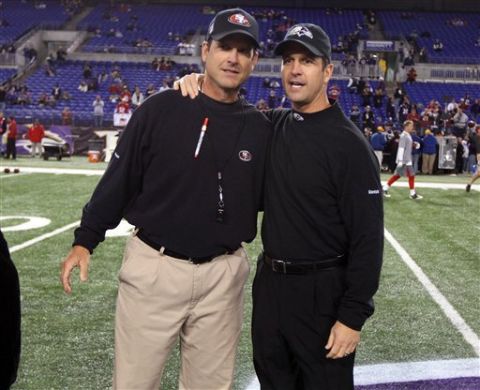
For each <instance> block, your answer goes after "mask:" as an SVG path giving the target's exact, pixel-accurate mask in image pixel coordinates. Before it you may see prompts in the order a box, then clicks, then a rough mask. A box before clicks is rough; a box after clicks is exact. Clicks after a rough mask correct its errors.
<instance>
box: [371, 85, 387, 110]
mask: <svg viewBox="0 0 480 390" xmlns="http://www.w3.org/2000/svg"><path fill="white" fill-rule="evenodd" d="M384 98H385V92H384V90H383V89H382V88H379V87H377V88H376V89H375V95H373V106H374V107H375V108H380V107H382V105H383V99H384Z"/></svg>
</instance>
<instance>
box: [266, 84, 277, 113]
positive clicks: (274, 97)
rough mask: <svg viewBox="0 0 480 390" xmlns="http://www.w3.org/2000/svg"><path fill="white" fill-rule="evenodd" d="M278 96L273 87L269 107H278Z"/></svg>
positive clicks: (269, 96) (269, 95) (269, 97)
mask: <svg viewBox="0 0 480 390" xmlns="http://www.w3.org/2000/svg"><path fill="white" fill-rule="evenodd" d="M277 105H278V97H277V93H276V92H275V90H274V89H271V90H270V92H269V94H268V107H269V108H271V109H274V108H277Z"/></svg>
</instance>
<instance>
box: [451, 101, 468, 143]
mask: <svg viewBox="0 0 480 390" xmlns="http://www.w3.org/2000/svg"><path fill="white" fill-rule="evenodd" d="M467 122H468V116H467V114H465V113H464V112H463V110H462V109H461V108H460V107H458V108H457V113H456V114H455V115H454V116H453V134H454V135H455V136H456V137H461V138H463V137H465V134H466V133H467Z"/></svg>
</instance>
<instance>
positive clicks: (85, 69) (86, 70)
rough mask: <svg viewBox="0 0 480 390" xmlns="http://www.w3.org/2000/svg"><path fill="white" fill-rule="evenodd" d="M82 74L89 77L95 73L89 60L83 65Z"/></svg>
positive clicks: (86, 77) (85, 77)
mask: <svg viewBox="0 0 480 390" xmlns="http://www.w3.org/2000/svg"><path fill="white" fill-rule="evenodd" d="M82 75H83V78H84V79H89V78H90V77H92V75H93V73H92V68H91V66H90V64H89V63H88V62H86V63H85V65H83V71H82Z"/></svg>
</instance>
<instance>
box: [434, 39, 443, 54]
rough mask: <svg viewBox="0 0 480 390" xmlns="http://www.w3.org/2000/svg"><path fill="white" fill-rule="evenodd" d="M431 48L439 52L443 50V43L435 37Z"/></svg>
mask: <svg viewBox="0 0 480 390" xmlns="http://www.w3.org/2000/svg"><path fill="white" fill-rule="evenodd" d="M432 48H433V50H434V51H436V52H437V53H438V52H441V51H442V50H443V43H442V42H441V41H440V39H439V38H437V39H435V42H433V47H432Z"/></svg>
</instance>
